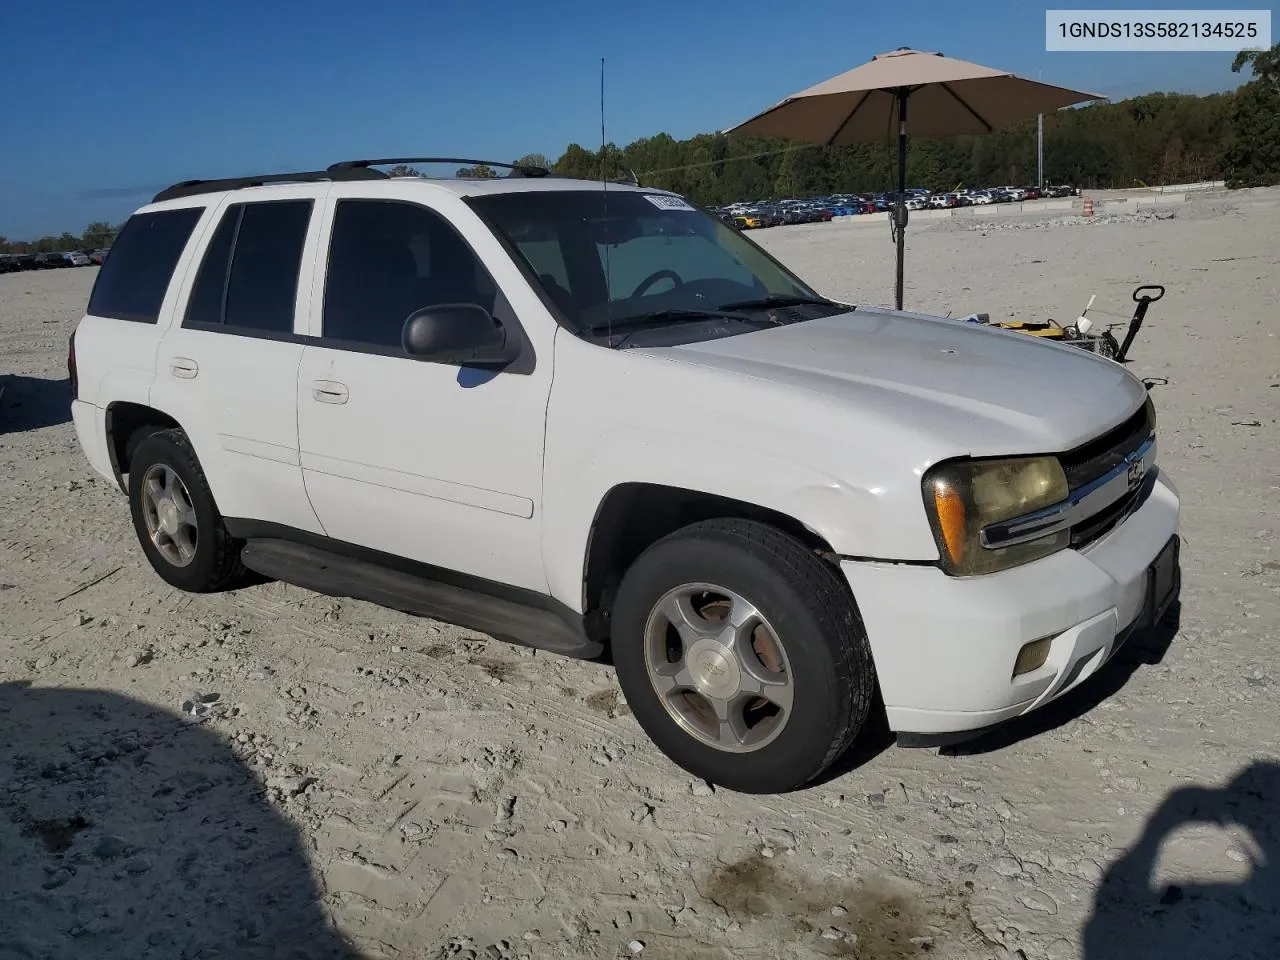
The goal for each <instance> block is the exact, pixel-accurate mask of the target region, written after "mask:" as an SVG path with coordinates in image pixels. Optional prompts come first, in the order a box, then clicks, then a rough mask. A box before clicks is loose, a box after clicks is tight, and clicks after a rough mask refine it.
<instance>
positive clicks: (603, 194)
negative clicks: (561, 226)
mask: <svg viewBox="0 0 1280 960" xmlns="http://www.w3.org/2000/svg"><path fill="white" fill-rule="evenodd" d="M607 145H608V140H606V139H605V135H604V57H601V58H600V206H601V208H602V210H603V212H604V223H603V224H602V226H603V227H604V239H605V243H604V310H605V323H606V325H607V329H606V331H605V333H606V336H608V337H610V338H612V337H613V291H612V283H611V281H612V275H611V274H610V271H609V233H610V231H609V178H608V177H607V176H606V175H605V168H604V154H605V148H606V146H607Z"/></svg>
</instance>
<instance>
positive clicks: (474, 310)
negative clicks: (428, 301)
mask: <svg viewBox="0 0 1280 960" xmlns="http://www.w3.org/2000/svg"><path fill="white" fill-rule="evenodd" d="M400 343H401V346H403V347H404V352H405V353H407V354H408V355H409V356H411V357H413V358H415V359H417V360H425V361H427V362H428V363H449V364H458V365H464V364H501V363H510V362H511V361H513V360H515V359H516V357H518V356H519V355H520V344H519V341H517V340H515V339H514V338H510V337H508V336H507V329H506V328H505V327H504V326H503V325H502V324H501V323H499V322H498V321H497V320H495V319H494V318H493V316H492V315H491V314H490V313H489V311H488V310H486V309H485V308H484V307H480V306H476V305H475V304H473V303H445V304H440V305H439V306H435V307H425V308H423V309H422V310H415V311H414V312H413V313H411V314H409V319H408V320H406V321H405V324H404V330H403V332H402V333H401V335H400Z"/></svg>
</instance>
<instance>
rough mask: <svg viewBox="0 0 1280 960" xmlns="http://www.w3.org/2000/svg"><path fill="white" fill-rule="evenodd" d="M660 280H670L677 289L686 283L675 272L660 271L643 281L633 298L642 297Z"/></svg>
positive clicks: (634, 291) (634, 292)
mask: <svg viewBox="0 0 1280 960" xmlns="http://www.w3.org/2000/svg"><path fill="white" fill-rule="evenodd" d="M659 280H670V281H671V282H672V283H674V284H675V285H676V286H677V287H678V286H680V285H681V284H682V283H684V281H683V280H681V279H680V274H678V273H676V272H675V271H674V270H658V271H656V272H654V273H651V274H649V276H647V277H645V278H644V279H643V280H641V281H640V285H639V286H638V287H636V288H635V290H633V291H632V293H631V296H633V297H638V296H640V294H642V293H644V292H645V291H646V290H648V289H649V288H650V287H652V286H653V285H654V284H655V283H657V282H658V281H659Z"/></svg>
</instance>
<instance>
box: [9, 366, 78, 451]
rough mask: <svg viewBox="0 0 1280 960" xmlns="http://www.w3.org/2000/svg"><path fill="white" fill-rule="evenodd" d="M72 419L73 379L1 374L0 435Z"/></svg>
mask: <svg viewBox="0 0 1280 960" xmlns="http://www.w3.org/2000/svg"><path fill="white" fill-rule="evenodd" d="M70 420H71V381H70V380H67V379H62V380H49V379H46V378H44V377H24V376H20V375H18V374H16V373H11V374H0V436H4V435H5V434H8V433H25V432H26V431H28V430H40V429H42V428H44V427H56V426H58V425H59V424H63V423H68V422H69V421H70Z"/></svg>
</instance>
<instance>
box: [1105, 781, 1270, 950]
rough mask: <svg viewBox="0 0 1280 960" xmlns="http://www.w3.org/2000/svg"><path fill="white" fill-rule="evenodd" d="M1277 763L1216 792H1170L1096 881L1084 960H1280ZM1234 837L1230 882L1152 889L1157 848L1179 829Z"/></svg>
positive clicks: (1194, 789)
mask: <svg viewBox="0 0 1280 960" xmlns="http://www.w3.org/2000/svg"><path fill="white" fill-rule="evenodd" d="M1278 814H1280V763H1276V762H1273V761H1257V762H1254V763H1253V764H1251V765H1249V766H1248V767H1245V768H1244V769H1243V770H1241V771H1240V772H1239V773H1238V774H1237V775H1236V776H1235V777H1234V778H1233V779H1232V780H1231V781H1230V782H1229V783H1227V784H1226V785H1225V786H1223V787H1220V788H1212V787H1204V786H1190V787H1182V788H1180V789H1177V790H1174V791H1173V792H1172V793H1170V794H1169V795H1168V796H1167V797H1166V798H1165V800H1164V802H1163V803H1162V804H1161V805H1160V807H1159V808H1158V809H1157V810H1156V812H1155V813H1154V814H1153V815H1152V816H1151V818H1150V819H1149V820H1148V821H1147V824H1146V827H1145V829H1144V830H1143V833H1142V836H1141V837H1140V838H1139V839H1138V842H1137V843H1135V844H1134V845H1133V847H1132V848H1130V849H1129V850H1128V852H1126V853H1125V854H1124V856H1122V857H1121V858H1120V859H1119V860H1117V861H1116V862H1115V863H1113V864H1112V865H1111V867H1110V869H1108V870H1107V871H1106V873H1105V874H1104V875H1103V878H1102V882H1101V884H1100V885H1099V887H1098V891H1097V895H1096V897H1095V900H1094V909H1093V914H1092V915H1091V916H1090V918H1089V920H1088V922H1087V923H1086V925H1085V928H1084V932H1083V951H1082V952H1083V956H1084V960H1275V958H1276V957H1280V824H1278V822H1277V815H1278ZM1205 824H1207V825H1211V826H1218V827H1222V828H1226V829H1234V830H1236V831H1240V832H1243V834H1244V835H1245V836H1244V837H1243V838H1242V839H1244V840H1246V841H1249V842H1250V843H1251V844H1252V846H1253V848H1254V849H1253V850H1251V851H1249V852H1248V853H1242V852H1240V850H1241V848H1242V847H1247V845H1248V844H1246V843H1237V844H1236V854H1235V855H1236V858H1237V859H1246V860H1248V861H1249V875H1248V877H1247V878H1245V879H1244V880H1242V881H1240V882H1236V883H1232V882H1194V883H1178V884H1168V885H1162V886H1160V887H1159V888H1157V887H1156V886H1154V885H1153V879H1154V873H1155V869H1156V864H1157V859H1158V857H1159V855H1160V850H1161V846H1162V845H1163V844H1164V842H1165V841H1166V839H1167V838H1168V837H1170V836H1171V835H1172V834H1173V833H1174V831H1176V830H1177V829H1179V828H1180V827H1183V826H1187V825H1205Z"/></svg>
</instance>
